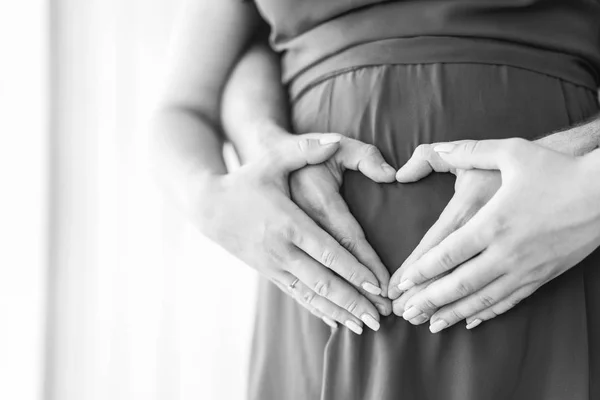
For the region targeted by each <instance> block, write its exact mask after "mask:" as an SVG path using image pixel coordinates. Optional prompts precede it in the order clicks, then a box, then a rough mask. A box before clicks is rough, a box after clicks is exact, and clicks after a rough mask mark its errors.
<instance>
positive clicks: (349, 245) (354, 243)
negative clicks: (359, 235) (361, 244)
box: [339, 236, 358, 253]
mask: <svg viewBox="0 0 600 400" xmlns="http://www.w3.org/2000/svg"><path fill="white" fill-rule="evenodd" d="M339 242H340V245H342V247H344V248H345V249H346V250H348V251H349V252H351V253H354V252H355V251H356V249H357V248H358V239H356V238H354V237H351V236H344V237H341V238H340V241H339Z"/></svg>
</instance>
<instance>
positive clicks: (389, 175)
mask: <svg viewBox="0 0 600 400" xmlns="http://www.w3.org/2000/svg"><path fill="white" fill-rule="evenodd" d="M335 158H336V160H337V161H338V162H339V163H340V165H342V166H343V167H344V168H346V169H351V170H353V171H360V172H361V173H362V174H363V175H365V176H366V177H367V178H369V179H371V180H373V181H375V182H393V181H394V179H395V175H396V169H395V168H394V167H392V166H391V165H390V164H388V163H387V162H386V161H385V160H384V158H383V156H382V155H381V152H380V151H379V149H377V147H375V146H374V145H372V144H368V143H363V142H361V141H358V140H354V139H350V138H343V139H342V145H341V147H340V150H339V151H338V152H337V153H336V155H335Z"/></svg>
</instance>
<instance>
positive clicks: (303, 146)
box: [296, 138, 310, 151]
mask: <svg viewBox="0 0 600 400" xmlns="http://www.w3.org/2000/svg"><path fill="white" fill-rule="evenodd" d="M296 145H297V146H298V148H299V149H300V151H306V150H307V149H308V147H309V146H310V140H308V139H307V138H299V139H298V141H297V142H296Z"/></svg>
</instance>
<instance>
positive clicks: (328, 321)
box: [321, 317, 337, 328]
mask: <svg viewBox="0 0 600 400" xmlns="http://www.w3.org/2000/svg"><path fill="white" fill-rule="evenodd" d="M321 319H322V320H323V322H325V323H326V324H327V325H329V326H330V327H332V328H337V323H336V322H335V321H334V320H332V319H331V318H329V317H321Z"/></svg>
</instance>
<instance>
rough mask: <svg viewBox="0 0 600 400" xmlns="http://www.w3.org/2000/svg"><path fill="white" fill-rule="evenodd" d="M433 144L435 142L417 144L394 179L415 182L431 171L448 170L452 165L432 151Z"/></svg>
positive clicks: (434, 144) (402, 181) (401, 181)
mask: <svg viewBox="0 0 600 400" xmlns="http://www.w3.org/2000/svg"><path fill="white" fill-rule="evenodd" d="M435 146H436V143H433V144H421V145H419V146H418V147H417V148H416V149H415V151H414V152H413V154H412V156H411V157H410V159H409V160H408V161H407V162H406V163H405V164H404V165H403V166H402V167H401V168H400V169H399V170H398V172H397V173H396V180H397V181H398V182H400V183H409V182H416V181H418V180H421V179H423V178H425V177H426V176H427V175H429V174H431V173H432V172H450V170H451V169H452V167H451V166H450V165H449V164H448V163H446V162H445V161H444V160H443V159H442V158H441V157H440V156H439V155H438V153H436V152H435V151H433V148H434V147H435Z"/></svg>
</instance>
